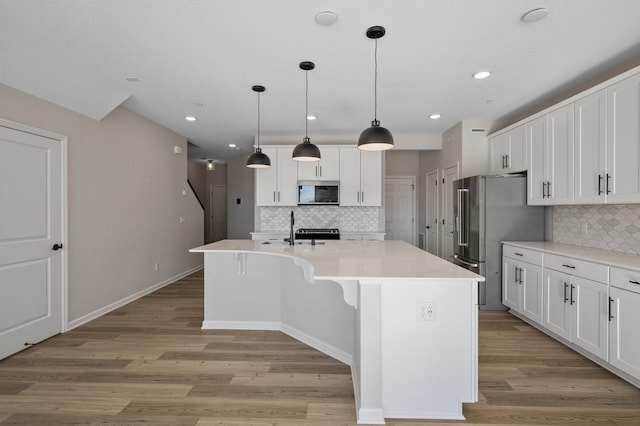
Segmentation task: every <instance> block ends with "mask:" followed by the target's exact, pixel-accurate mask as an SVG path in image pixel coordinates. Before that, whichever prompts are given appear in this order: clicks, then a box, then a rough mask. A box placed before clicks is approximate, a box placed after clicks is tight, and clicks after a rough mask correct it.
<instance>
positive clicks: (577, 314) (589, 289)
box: [571, 277, 609, 361]
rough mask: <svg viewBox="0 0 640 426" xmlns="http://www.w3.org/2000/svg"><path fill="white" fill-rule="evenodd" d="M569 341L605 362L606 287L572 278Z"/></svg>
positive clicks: (607, 324) (606, 325) (607, 341)
mask: <svg viewBox="0 0 640 426" xmlns="http://www.w3.org/2000/svg"><path fill="white" fill-rule="evenodd" d="M571 289H572V290H573V297H574V298H573V302H574V303H573V305H572V306H571V341H572V342H573V343H575V344H576V345H578V346H580V347H581V348H583V349H586V350H588V351H589V352H591V353H592V354H594V355H596V356H598V357H600V358H602V359H604V360H605V361H606V360H607V355H608V343H609V337H608V336H609V335H608V330H609V322H608V299H607V285H606V284H602V283H599V282H596V281H591V280H587V279H584V278H579V277H571Z"/></svg>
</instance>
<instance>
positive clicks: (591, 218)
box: [553, 205, 640, 254]
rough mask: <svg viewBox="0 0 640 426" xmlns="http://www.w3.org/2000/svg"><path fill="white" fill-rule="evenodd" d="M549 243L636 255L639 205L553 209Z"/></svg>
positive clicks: (639, 233) (639, 245)
mask: <svg viewBox="0 0 640 426" xmlns="http://www.w3.org/2000/svg"><path fill="white" fill-rule="evenodd" d="M584 224H586V233H585V232H584V230H585V225H584ZM553 241H555V242H559V243H567V244H576V245H581V246H586V247H594V248H600V249H607V250H616V251H621V252H625V253H633V254H640V205H595V206H555V207H553Z"/></svg>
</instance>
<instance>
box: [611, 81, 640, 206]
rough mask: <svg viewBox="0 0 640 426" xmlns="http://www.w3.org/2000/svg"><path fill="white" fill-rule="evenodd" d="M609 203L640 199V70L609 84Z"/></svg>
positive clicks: (629, 201) (630, 201) (638, 200)
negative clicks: (639, 72)
mask: <svg viewBox="0 0 640 426" xmlns="http://www.w3.org/2000/svg"><path fill="white" fill-rule="evenodd" d="M606 179H607V182H606V184H605V187H606V189H607V192H608V194H607V203H619V204H622V203H638V202H640V74H639V75H634V76H632V77H629V78H627V79H626V80H623V81H621V82H619V83H617V84H614V85H613V86H610V87H608V88H607V175H606Z"/></svg>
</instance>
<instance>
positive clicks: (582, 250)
mask: <svg viewBox="0 0 640 426" xmlns="http://www.w3.org/2000/svg"><path fill="white" fill-rule="evenodd" d="M503 243H504V244H509V245H512V246H516V247H521V248H525V249H530V250H537V251H542V252H545V253H552V254H557V255H559V256H567V257H572V258H574V259H579V260H586V261H589V262H594V263H601V264H603V265H608V266H614V267H619V268H624V269H631V270H635V271H640V255H637V254H631V253H624V252H620V251H614V250H603V249H596V248H591V247H583V246H576V245H573V244H565V243H554V242H553V241H503Z"/></svg>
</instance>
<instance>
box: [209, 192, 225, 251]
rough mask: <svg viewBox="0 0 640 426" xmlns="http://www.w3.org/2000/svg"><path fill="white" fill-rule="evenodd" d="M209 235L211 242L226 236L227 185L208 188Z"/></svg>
mask: <svg viewBox="0 0 640 426" xmlns="http://www.w3.org/2000/svg"><path fill="white" fill-rule="evenodd" d="M209 233H210V235H209V237H210V241H211V242H212V243H214V242H216V241H220V240H224V239H226V238H227V187H226V186H224V185H211V186H210V188H209Z"/></svg>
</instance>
